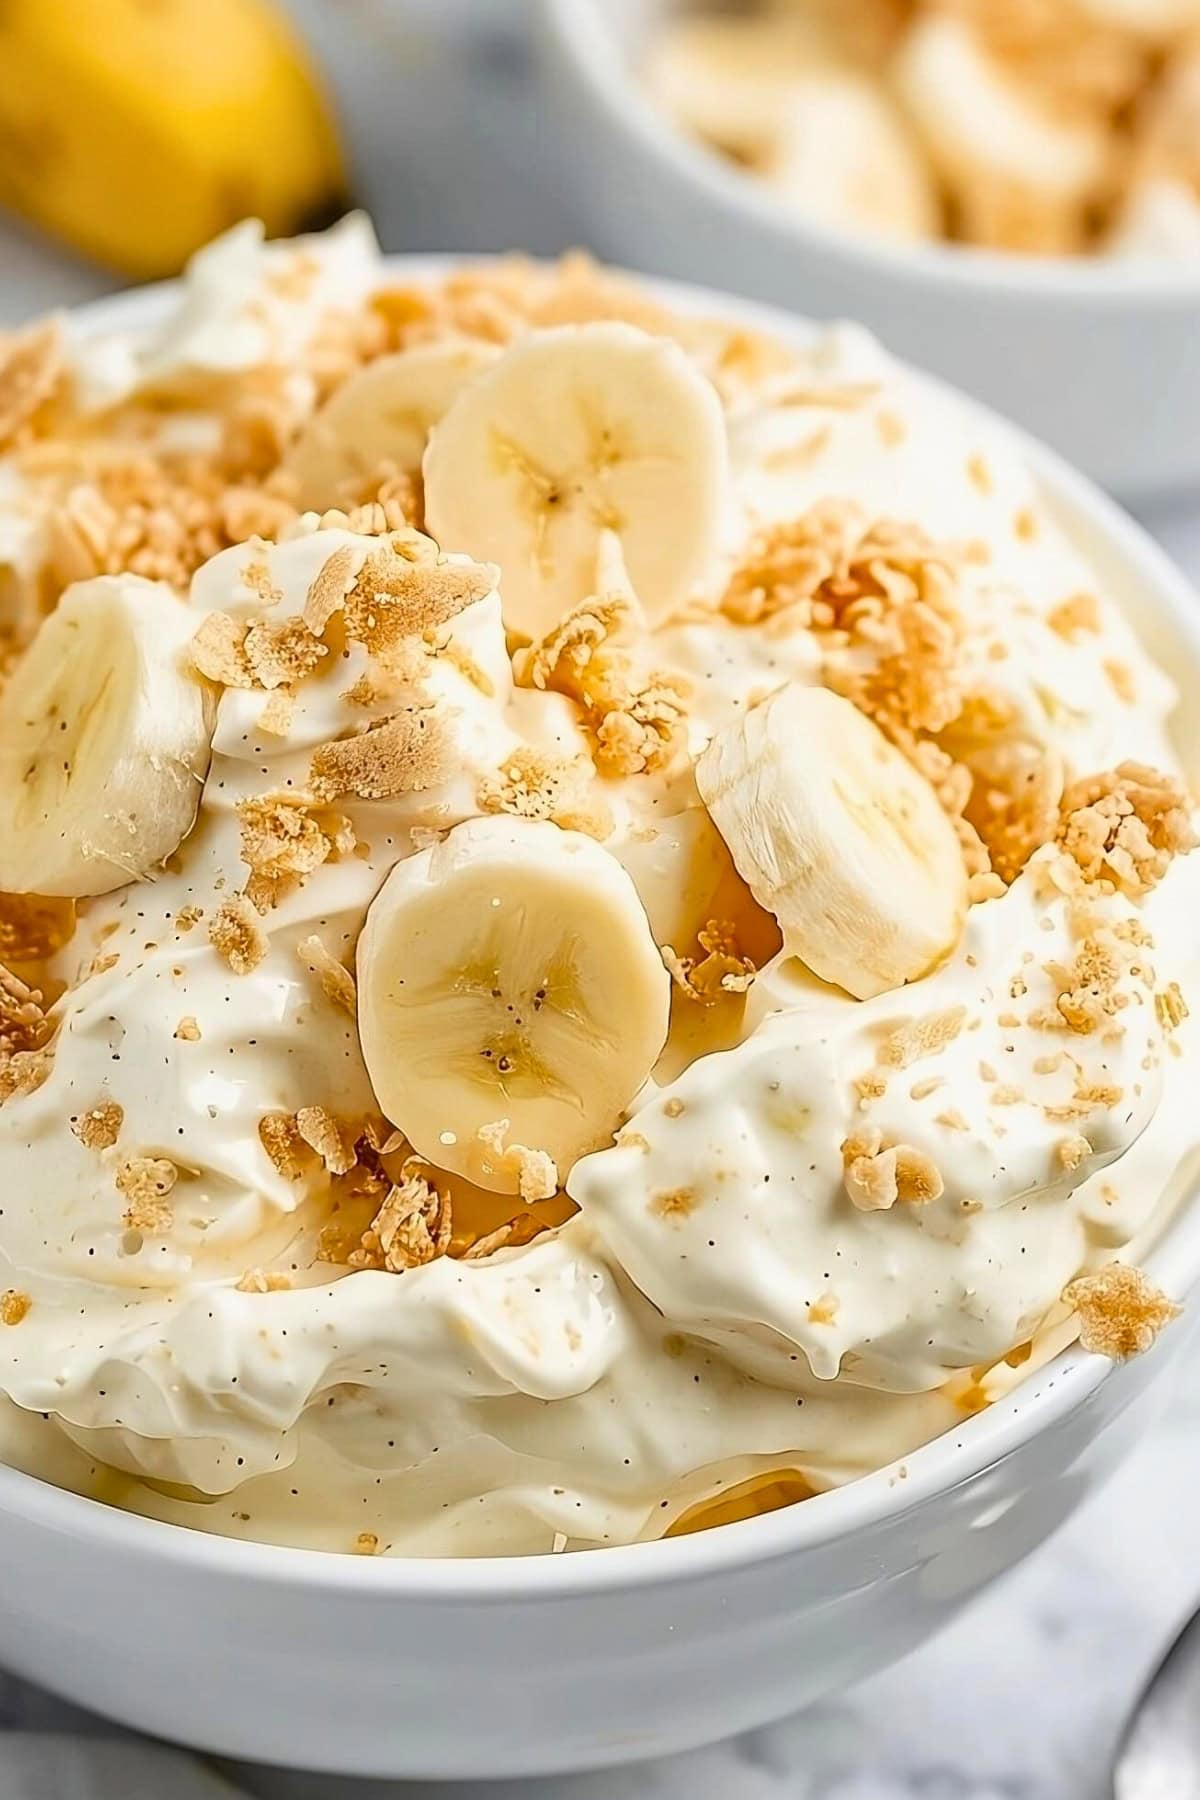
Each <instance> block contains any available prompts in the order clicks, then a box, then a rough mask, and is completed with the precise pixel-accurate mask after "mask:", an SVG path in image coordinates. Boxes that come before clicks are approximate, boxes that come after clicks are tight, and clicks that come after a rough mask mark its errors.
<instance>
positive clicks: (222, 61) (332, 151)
mask: <svg viewBox="0 0 1200 1800" xmlns="http://www.w3.org/2000/svg"><path fill="white" fill-rule="evenodd" d="M344 201H345V175H344V170H343V164H342V157H341V152H340V149H339V145H338V140H337V134H336V131H335V128H334V124H333V119H332V116H331V113H330V110H329V107H328V104H327V102H326V99H325V97H324V95H323V93H322V91H321V88H320V85H319V83H318V81H317V79H316V77H315V75H314V72H313V70H312V68H311V67H310V65H309V63H308V61H307V60H306V57H305V54H304V51H303V49H302V47H301V45H300V43H299V41H298V40H297V38H296V37H295V35H294V33H293V32H292V30H291V28H290V26H289V25H288V23H287V22H286V20H285V19H284V18H283V17H282V15H281V14H280V13H279V11H278V10H277V9H276V8H275V7H274V6H273V5H270V4H269V3H268V0H0V204H5V205H8V206H10V207H11V208H13V209H14V210H15V211H17V212H19V213H21V214H23V215H24V216H25V217H26V218H27V219H29V220H30V221H31V222H32V223H33V224H35V225H38V226H40V227H42V228H43V229H44V230H46V231H48V232H50V233H52V234H53V235H54V236H56V237H58V238H61V239H62V240H63V241H65V242H66V243H67V244H69V245H70V246H71V247H72V248H74V249H75V250H78V251H81V252H82V253H83V254H85V255H87V256H90V257H92V258H94V259H95V260H96V261H98V262H101V263H104V264H107V265H108V266H109V267H110V268H113V269H115V270H117V271H119V272H120V273H121V274H125V275H130V276H133V277H135V278H138V279H151V278H154V277H157V276H163V275H172V274H175V273H176V272H177V271H178V270H179V269H180V268H181V267H182V266H183V264H184V263H185V262H186V260H187V258H188V257H189V256H190V255H191V254H192V252H193V251H194V250H197V249H198V248H199V247H200V246H201V245H202V244H204V243H206V242H208V240H209V239H210V238H212V237H214V236H216V235H217V234H218V233H219V232H221V231H224V230H225V229H226V228H227V227H228V226H229V225H232V224H234V223H236V221H237V220H239V219H242V218H245V217H247V216H248V215H256V216H257V217H259V218H261V219H262V220H263V221H264V223H265V225H266V228H267V232H268V235H271V236H274V235H279V234H287V233H291V232H295V231H297V230H300V229H304V228H306V227H308V226H311V225H314V224H318V223H321V222H323V220H324V219H325V218H327V217H329V216H332V215H334V214H335V213H336V212H338V211H340V210H341V209H342V207H343V205H344Z"/></svg>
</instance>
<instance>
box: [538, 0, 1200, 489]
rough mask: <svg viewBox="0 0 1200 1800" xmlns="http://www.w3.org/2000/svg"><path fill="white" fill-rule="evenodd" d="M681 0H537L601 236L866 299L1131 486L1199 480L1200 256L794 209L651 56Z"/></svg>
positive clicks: (834, 301) (805, 289)
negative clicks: (902, 240) (690, 111)
mask: <svg viewBox="0 0 1200 1800" xmlns="http://www.w3.org/2000/svg"><path fill="white" fill-rule="evenodd" d="M664 10H666V0H655V3H654V4H647V0H540V7H539V13H538V26H537V32H538V39H539V47H540V49H541V52H542V62H543V71H544V90H545V104H546V106H547V109H548V110H549V111H550V113H551V114H552V115H553V117H554V119H555V122H556V125H557V129H556V132H555V134H554V154H555V156H556V158H557V159H558V160H559V162H560V164H561V165H562V169H563V172H564V176H565V178H566V181H567V186H568V191H569V192H570V193H571V194H572V196H573V198H574V200H575V202H576V204H577V205H578V207H579V212H580V218H581V222H582V225H583V226H584V227H585V228H586V229H585V231H584V232H581V234H580V235H581V236H584V235H586V236H587V237H588V238H590V240H591V241H592V242H593V243H594V245H595V248H596V249H597V250H598V251H599V252H600V253H601V254H602V255H604V256H607V257H611V258H614V259H616V260H617V261H621V262H627V263H629V264H630V265H632V266H634V267H637V268H643V269H648V270H651V271H653V272H655V273H658V274H663V275H673V276H679V277H682V278H683V279H685V280H688V281H700V282H708V283H711V284H713V285H714V286H726V287H736V288H737V289H738V291H739V292H741V293H745V294H749V295H751V296H752V297H754V298H756V299H760V300H768V301H774V302H777V303H778V304H781V305H784V306H790V307H794V308H796V310H797V311H800V312H804V313H807V314H808V315H809V316H811V317H815V318H842V317H845V318H854V319H860V320H862V322H863V323H864V324H866V325H869V326H870V327H871V328H872V330H874V331H877V332H878V333H879V335H880V336H881V337H883V338H884V339H886V341H887V342H888V343H889V344H890V346H891V347H892V348H893V349H894V350H896V351H897V352H899V353H900V354H901V355H903V356H907V357H909V358H911V359H912V361H914V362H915V363H917V364H918V365H919V366H920V367H922V368H927V369H932V370H934V371H936V372H937V373H938V374H940V375H943V376H945V377H946V379H947V380H949V381H952V382H954V383H955V384H956V385H957V386H959V387H962V388H964V389H965V390H966V391H967V392H968V393H972V394H975V395H976V396H977V397H978V398H980V399H982V400H985V401H987V402H988V403H989V404H990V405H993V406H997V407H999V408H1001V409H1002V410H1003V411H1004V412H1005V413H1006V414H1008V415H1009V416H1010V417H1011V418H1014V419H1017V420H1018V421H1019V422H1020V423H1021V424H1022V425H1025V426H1026V427H1027V428H1028V429H1029V430H1031V431H1033V432H1036V433H1037V434H1038V436H1039V437H1041V438H1043V439H1044V440H1045V441H1046V442H1047V443H1049V444H1052V445H1053V446H1054V447H1055V448H1056V449H1057V450H1059V451H1061V452H1062V454H1063V455H1064V456H1066V457H1068V458H1069V460H1070V461H1071V462H1073V463H1074V464H1076V466H1077V467H1079V468H1081V469H1083V470H1084V471H1085V472H1086V473H1087V474H1089V475H1091V476H1092V477H1093V478H1094V479H1095V480H1097V481H1100V482H1102V483H1103V484H1104V485H1105V486H1106V487H1109V488H1111V489H1113V491H1114V492H1116V493H1119V494H1121V495H1122V496H1123V497H1124V498H1125V499H1127V500H1142V499H1146V498H1149V497H1151V496H1163V495H1166V494H1171V493H1181V492H1183V491H1184V490H1185V489H1187V488H1189V487H1194V486H1196V484H1197V483H1200V426H1198V425H1197V420H1198V419H1200V269H1197V268H1196V267H1195V266H1194V265H1192V266H1182V265H1181V266H1178V267H1161V268H1160V267H1158V266H1155V265H1152V264H1134V263H1128V264H1121V265H1118V264H1116V263H1115V262H1106V261H1100V260H1098V259H1097V260H1090V259H1084V258H1073V259H1068V258H1059V257H1055V258H1035V257H1024V256H1020V257H1018V256H1005V255H998V254H994V253H990V252H986V251H978V250H969V249H962V248H958V247H956V246H949V245H943V244H932V245H918V246H914V247H911V248H909V247H905V246H895V245H891V244H887V243H884V242H882V241H880V240H876V239H874V238H871V237H868V236H857V235H855V236H851V235H848V234H845V233H841V232H837V231H833V230H831V229H829V228H827V227H826V226H824V225H821V224H813V223H808V222H806V221H805V220H804V219H802V218H799V217H797V216H796V215H795V214H794V213H792V212H789V211H788V210H786V209H785V208H784V207H783V206H781V205H780V204H779V202H778V201H777V200H776V199H775V197H774V196H773V195H772V194H771V193H770V191H769V190H768V189H767V188H765V187H764V186H761V185H760V184H759V183H757V182H755V181H754V180H753V179H752V178H750V177H748V176H746V175H744V174H741V173H739V172H738V171H737V170H736V169H734V168H733V167H731V166H730V165H728V164H726V163H725V162H723V161H722V160H721V159H720V158H719V157H718V156H717V155H715V154H713V153H711V152H709V151H707V150H705V149H704V148H703V147H702V146H699V145H697V144H694V143H691V142H690V141H688V139H686V138H685V137H684V136H683V135H682V134H681V133H680V132H679V131H677V130H676V128H675V127H674V125H673V124H672V123H671V121H670V120H669V119H667V118H666V117H664V116H663V115H662V114H661V113H660V112H659V110H658V108H657V107H656V106H655V105H654V104H653V103H652V102H651V101H650V100H649V99H648V98H647V97H646V95H645V94H644V93H643V92H642V90H641V88H640V86H639V83H638V81H637V79H636V75H635V73H634V71H635V69H636V65H637V62H638V59H639V52H640V50H641V47H642V46H643V45H644V44H645V42H646V38H647V34H648V33H649V32H650V31H651V30H652V29H653V25H654V20H655V16H656V15H661V14H662V13H663V11H664Z"/></svg>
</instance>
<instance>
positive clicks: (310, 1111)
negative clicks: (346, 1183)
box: [296, 1106, 358, 1175]
mask: <svg viewBox="0 0 1200 1800" xmlns="http://www.w3.org/2000/svg"><path fill="white" fill-rule="evenodd" d="M296 1130H297V1132H298V1133H299V1135H300V1137H301V1138H302V1139H303V1141H304V1142H305V1143H306V1144H307V1145H308V1146H309V1148H310V1149H311V1150H313V1151H315V1152H316V1154H317V1156H319V1157H320V1159H321V1161H322V1162H323V1163H324V1165H325V1167H326V1168H327V1169H328V1171H329V1173H330V1174H331V1175H345V1174H347V1173H348V1172H349V1171H350V1170H351V1169H352V1168H353V1167H354V1165H355V1163H356V1162H357V1161H358V1151H357V1149H356V1147H355V1146H356V1141H357V1138H358V1131H357V1129H356V1128H355V1127H354V1126H353V1125H351V1124H350V1123H349V1122H348V1121H347V1120H346V1119H341V1118H339V1117H338V1116H337V1114H336V1113H332V1112H330V1110H329V1108H328V1107H327V1106H302V1107H301V1108H300V1109H299V1111H298V1112H297V1114H296Z"/></svg>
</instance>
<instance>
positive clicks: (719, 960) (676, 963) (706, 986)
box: [662, 919, 758, 1006]
mask: <svg viewBox="0 0 1200 1800" xmlns="http://www.w3.org/2000/svg"><path fill="white" fill-rule="evenodd" d="M696 941H697V944H698V946H699V949H700V951H701V954H700V955H699V956H680V955H678V954H677V953H676V951H675V950H674V949H673V948H672V946H671V945H670V944H664V945H663V950H662V959H663V962H664V963H665V964H666V966H667V969H668V971H669V972H670V975H671V979H672V980H673V981H674V983H675V985H676V987H678V989H679V990H680V992H681V993H683V994H686V995H687V997H688V999H689V1000H695V1001H696V1002H697V1003H698V1004H699V1005H700V1006H715V1005H716V1003H717V1002H718V1000H723V999H725V998H726V997H727V996H729V995H731V994H744V993H745V992H746V990H747V989H748V988H749V986H750V983H751V982H752V981H753V980H754V977H755V975H756V974H757V973H758V971H757V969H756V967H755V965H754V963H753V961H752V960H751V958H750V957H748V956H743V955H742V954H741V950H740V948H739V945H738V936H737V926H736V925H734V924H732V923H731V922H730V921H729V920H727V919H709V921H708V923H707V924H706V925H705V926H704V927H703V929H702V930H701V931H699V932H697V934H696Z"/></svg>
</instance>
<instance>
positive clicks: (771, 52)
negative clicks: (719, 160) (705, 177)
mask: <svg viewBox="0 0 1200 1800" xmlns="http://www.w3.org/2000/svg"><path fill="white" fill-rule="evenodd" d="M817 55H819V50H818V48H817V46H816V45H815V44H814V42H813V38H812V34H811V33H810V32H809V31H807V30H806V29H805V26H804V22H803V21H802V20H801V19H800V18H799V16H798V14H797V13H796V12H795V11H794V10H793V11H792V12H790V13H789V14H788V16H787V17H786V18H774V19H768V18H760V17H750V18H746V17H739V16H736V15H732V16H717V17H706V16H704V15H700V16H696V15H694V14H693V15H691V16H687V15H685V16H684V17H682V18H676V19H673V20H671V21H670V23H669V24H668V25H667V26H666V28H665V30H663V31H661V32H660V33H658V34H656V39H655V42H654V44H653V45H652V48H651V52H650V57H649V59H648V62H647V67H646V79H647V82H648V84H649V87H650V91H651V93H652V94H653V95H654V97H655V99H656V100H657V101H658V102H659V104H660V105H661V106H662V107H663V108H664V109H665V111H667V112H668V113H669V114H670V115H671V116H672V118H673V119H674V120H675V122H676V124H678V125H680V126H682V128H683V129H684V130H685V131H688V132H690V133H691V134H692V135H693V136H694V137H698V138H703V139H704V140H705V141H706V142H707V143H709V144H712V145H713V147H714V148H715V149H718V150H723V151H724V152H725V154H726V156H730V157H732V158H733V159H734V161H735V162H741V163H749V164H750V165H751V166H754V165H756V164H758V163H759V162H761V161H762V160H763V159H764V158H766V157H767V156H769V155H770V153H771V150H772V148H773V146H774V140H775V135H776V133H777V132H778V131H779V130H781V129H782V127H783V126H784V124H785V123H786V120H787V114H788V109H789V103H790V99H791V85H792V83H793V81H794V80H795V79H796V77H797V76H798V75H799V74H800V73H801V72H802V70H803V69H804V68H805V66H806V64H808V63H810V62H811V61H812V60H813V59H814V58H815V57H816V56H817Z"/></svg>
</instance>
